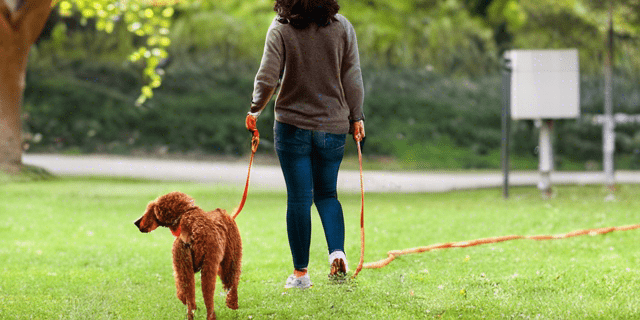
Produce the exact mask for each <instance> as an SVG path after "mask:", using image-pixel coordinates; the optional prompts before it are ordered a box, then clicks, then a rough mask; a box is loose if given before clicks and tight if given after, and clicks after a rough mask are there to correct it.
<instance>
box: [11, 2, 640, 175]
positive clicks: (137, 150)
mask: <svg viewBox="0 0 640 320" xmlns="http://www.w3.org/2000/svg"><path fill="white" fill-rule="evenodd" d="M81 4H82V5H81ZM90 4H91V1H79V0H77V1H75V2H67V1H60V2H58V3H57V4H56V8H54V11H53V13H52V14H51V15H50V17H49V21H48V22H47V25H46V27H45V30H44V32H43V33H42V35H41V36H40V38H39V39H38V41H37V43H36V45H35V46H34V48H33V49H32V51H31V55H30V59H29V66H28V72H27V86H26V90H25V97H24V105H23V109H22V110H23V123H24V127H23V131H24V135H25V137H26V142H25V143H26V144H25V145H26V146H27V147H28V151H27V152H28V153H39V152H47V153H65V154H88V153H107V154H118V155H134V156H152V157H165V156H182V157H191V158H208V157H231V158H239V157H243V156H245V155H246V154H248V153H249V152H250V149H249V145H248V139H249V134H248V133H247V132H246V130H245V129H244V118H245V115H246V112H247V111H248V109H249V104H250V101H251V93H252V90H253V78H254V76H255V72H256V71H257V68H258V66H259V63H260V59H261V56H262V51H263V46H264V38H265V34H266V31H267V28H268V26H269V25H270V23H271V21H272V20H273V18H274V16H275V12H273V9H272V8H273V1H272V0H223V1H184V2H177V3H174V4H171V5H170V6H163V7H162V8H161V11H158V10H157V9H154V10H155V11H154V12H161V14H162V15H163V17H164V19H165V20H166V21H165V22H163V23H164V24H163V25H162V27H161V28H160V29H158V30H160V31H159V32H157V35H156V36H153V35H152V36H150V35H149V33H145V32H141V30H143V27H142V26H143V25H144V23H142V24H141V23H140V22H138V19H137V18H136V16H138V12H137V11H132V12H126V13H124V14H121V15H120V17H122V18H113V19H111V20H110V21H111V22H109V23H108V24H107V25H105V23H104V21H102V20H100V19H96V15H97V14H99V11H96V10H94V11H93V12H92V11H91V10H92V9H90V8H91V5H90ZM339 4H340V5H341V10H340V13H341V14H343V15H345V16H346V17H347V18H348V19H349V20H350V21H351V22H352V24H353V25H354V27H355V29H356V32H357V36H358V45H359V49H360V57H361V63H362V72H363V77H364V83H365V94H366V98H365V102H364V104H365V112H366V115H367V121H366V129H367V136H368V139H367V146H366V150H365V152H366V156H367V157H368V158H369V160H370V161H374V162H376V163H379V164H380V166H381V167H384V168H387V169H426V170H439V169H498V168H500V142H501V126H500V125H501V110H502V87H501V76H502V75H501V68H502V61H501V57H502V55H503V53H504V52H505V51H506V50H511V49H564V48H577V49H578V50H579V56H580V69H581V113H582V117H581V118H580V119H578V120H559V121H556V122H555V126H554V152H555V162H556V163H555V165H556V167H555V168H556V169H558V170H602V127H601V126H600V125H596V124H594V123H593V121H592V116H593V115H596V114H602V113H603V108H604V76H603V70H604V66H605V58H606V54H605V53H606V52H607V45H608V35H609V34H610V31H612V33H611V34H612V36H613V37H612V39H613V40H614V41H613V44H614V45H613V51H612V52H613V55H612V68H613V75H614V76H613V90H614V91H613V92H614V94H613V110H614V113H626V114H640V18H639V13H638V12H639V11H640V10H638V8H640V1H638V0H618V1H614V0H611V1H595V0H520V1H517V0H368V1H365V0H349V1H345V0H343V1H339ZM83 6H85V7H83ZM72 8H75V9H77V10H71V9H72ZM83 8H84V9H83ZM86 8H89V9H86ZM167 8H170V10H167ZM129 11H131V10H129ZM140 12H141V13H140V15H139V16H140V17H143V16H144V11H140ZM127 14H131V15H132V16H130V17H127V16H126V15H127ZM611 17H612V18H613V20H612V21H613V23H612V24H611V23H610V22H611V20H610V18H611ZM105 29H106V30H107V31H108V32H105ZM158 44H160V45H161V46H162V48H163V52H165V51H166V54H164V53H163V54H157V55H155V54H154V56H157V57H156V59H155V61H154V63H153V66H154V68H152V69H153V70H152V72H155V74H156V75H159V76H161V78H162V84H161V85H160V86H158V87H157V88H154V89H152V90H151V89H150V88H151V87H155V85H152V86H151V87H149V86H148V82H149V80H148V79H147V78H148V74H146V73H145V68H146V67H145V61H146V62H147V63H148V59H147V60H145V59H144V57H145V53H146V52H148V51H145V50H142V51H140V48H145V47H151V46H153V45H158ZM149 56H150V54H146V58H149ZM147 73H148V72H147ZM158 84H159V83H158ZM141 88H143V93H145V94H146V95H147V96H149V97H150V96H151V94H152V95H153V97H152V98H150V99H146V101H144V103H142V104H141V105H139V106H136V101H138V102H141V101H140V100H139V99H140V96H141ZM145 91H148V92H145ZM151 91H152V93H151ZM272 103H273V102H272ZM272 123H273V111H272V105H270V106H269V107H267V111H265V112H264V113H263V115H262V116H261V117H260V119H259V124H258V127H259V129H260V131H261V135H262V136H263V139H262V144H261V147H260V149H259V150H260V152H261V153H263V154H264V155H265V156H268V155H272V154H273V145H272V132H271V131H272V130H271V128H272ZM638 129H640V124H620V125H617V127H616V134H617V135H616V168H617V169H637V168H640V130H638ZM511 134H512V136H511V154H512V158H511V167H512V168H513V169H516V170H518V169H524V170H528V169H536V168H537V163H538V160H537V159H538V158H537V149H536V147H537V144H538V128H536V126H535V125H534V123H533V122H532V121H525V120H520V121H514V122H513V123H512V132H511ZM350 148H352V149H354V148H353V146H351V144H350ZM347 152H351V151H350V150H347ZM351 154H355V151H354V152H351Z"/></svg>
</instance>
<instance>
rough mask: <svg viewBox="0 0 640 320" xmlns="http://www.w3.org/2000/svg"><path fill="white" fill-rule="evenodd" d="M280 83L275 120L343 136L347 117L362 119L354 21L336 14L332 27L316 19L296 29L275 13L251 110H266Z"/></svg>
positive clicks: (255, 84) (347, 121) (361, 99)
mask: <svg viewBox="0 0 640 320" xmlns="http://www.w3.org/2000/svg"><path fill="white" fill-rule="evenodd" d="M278 81H280V83H278ZM278 84H279V85H280V92H279V94H278V97H277V99H276V104H275V119H276V120H277V121H280V122H283V123H287V124H291V125H294V126H296V127H299V128H301V129H307V130H317V131H324V132H330V133H337V134H343V133H347V132H348V131H349V120H354V121H355V120H362V119H364V114H363V109H362V101H363V98H364V87H363V84H362V73H361V71H360V58H359V54H358V44H357V40H356V33H355V30H354V29H353V26H352V25H351V23H350V22H349V21H348V20H347V19H346V18H345V17H344V16H342V15H340V14H337V15H336V16H335V19H334V21H332V22H331V24H329V25H328V26H325V27H318V26H317V25H316V24H313V23H312V24H310V25H309V26H308V27H307V28H306V29H296V28H294V27H293V26H291V25H290V24H282V23H280V22H278V20H277V17H276V19H274V20H273V23H272V24H271V26H270V27H269V30H268V31H267V37H266V43H265V46H264V54H263V56H262V62H261V63H260V69H259V70H258V73H257V74H256V79H255V83H254V90H253V101H252V105H251V112H254V113H255V112H260V111H262V110H263V109H264V108H265V106H266V105H267V103H268V102H269V100H271V97H272V96H273V94H274V92H275V91H276V89H277V87H278Z"/></svg>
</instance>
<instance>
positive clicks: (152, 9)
mask: <svg viewBox="0 0 640 320" xmlns="http://www.w3.org/2000/svg"><path fill="white" fill-rule="evenodd" d="M158 4H159V2H155V3H154V1H120V2H117V3H114V2H112V1H106V0H61V1H60V2H59V4H58V11H59V13H60V15H61V16H63V17H71V16H73V15H74V14H79V20H80V24H81V25H83V26H86V25H87V24H88V22H89V21H91V22H93V23H94V26H95V29H96V30H98V31H104V32H106V33H107V34H111V33H113V31H114V30H115V29H116V25H117V24H118V23H119V22H120V21H122V22H121V23H124V24H125V25H126V28H127V30H128V31H129V32H131V33H132V34H135V35H136V36H137V37H139V39H140V41H141V42H142V44H140V45H139V46H138V48H137V49H136V50H135V51H133V52H132V53H131V54H130V56H129V60H131V61H132V62H139V61H141V62H142V64H143V70H142V75H143V79H144V85H143V86H142V89H141V95H140V96H139V97H138V99H137V100H136V104H137V105H142V104H143V103H144V102H145V101H146V100H147V99H148V98H151V97H152V96H153V89H155V88H158V87H159V86H160V84H161V83H162V77H161V75H162V73H163V72H162V71H161V70H158V69H159V64H160V62H161V60H162V59H166V58H167V57H168V55H167V51H166V48H167V47H168V46H169V45H170V44H171V40H170V39H169V37H168V35H169V29H170V27H171V21H172V17H173V14H174V12H175V10H174V8H173V7H172V6H164V5H158Z"/></svg>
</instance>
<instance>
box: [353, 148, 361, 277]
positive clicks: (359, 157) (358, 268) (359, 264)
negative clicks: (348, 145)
mask: <svg viewBox="0 0 640 320" xmlns="http://www.w3.org/2000/svg"><path fill="white" fill-rule="evenodd" d="M356 146H357V148H358V162H359V164H360V262H359V263H358V267H357V268H356V271H355V273H354V274H353V277H352V278H353V279H355V278H356V277H357V276H358V273H360V270H362V266H363V265H364V179H363V177H362V148H361V147H360V141H356Z"/></svg>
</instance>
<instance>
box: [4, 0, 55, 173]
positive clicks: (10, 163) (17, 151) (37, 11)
mask: <svg viewBox="0 0 640 320" xmlns="http://www.w3.org/2000/svg"><path fill="white" fill-rule="evenodd" d="M27 1H28V2H23V1H17V2H15V3H13V2H9V1H7V2H5V1H4V0H0V170H2V171H6V172H10V173H15V172H17V171H19V170H20V168H21V166H22V121H21V107H22V96H23V93H24V86H25V75H26V67H27V59H28V56H29V49H30V48H31V45H32V44H33V43H34V42H35V41H36V39H37V38H38V35H39V34H40V32H41V31H42V28H43V27H44V25H45V23H46V20H47V17H48V16H49V13H50V11H51V0H31V1H29V0H27ZM9 5H11V6H12V7H9Z"/></svg>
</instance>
